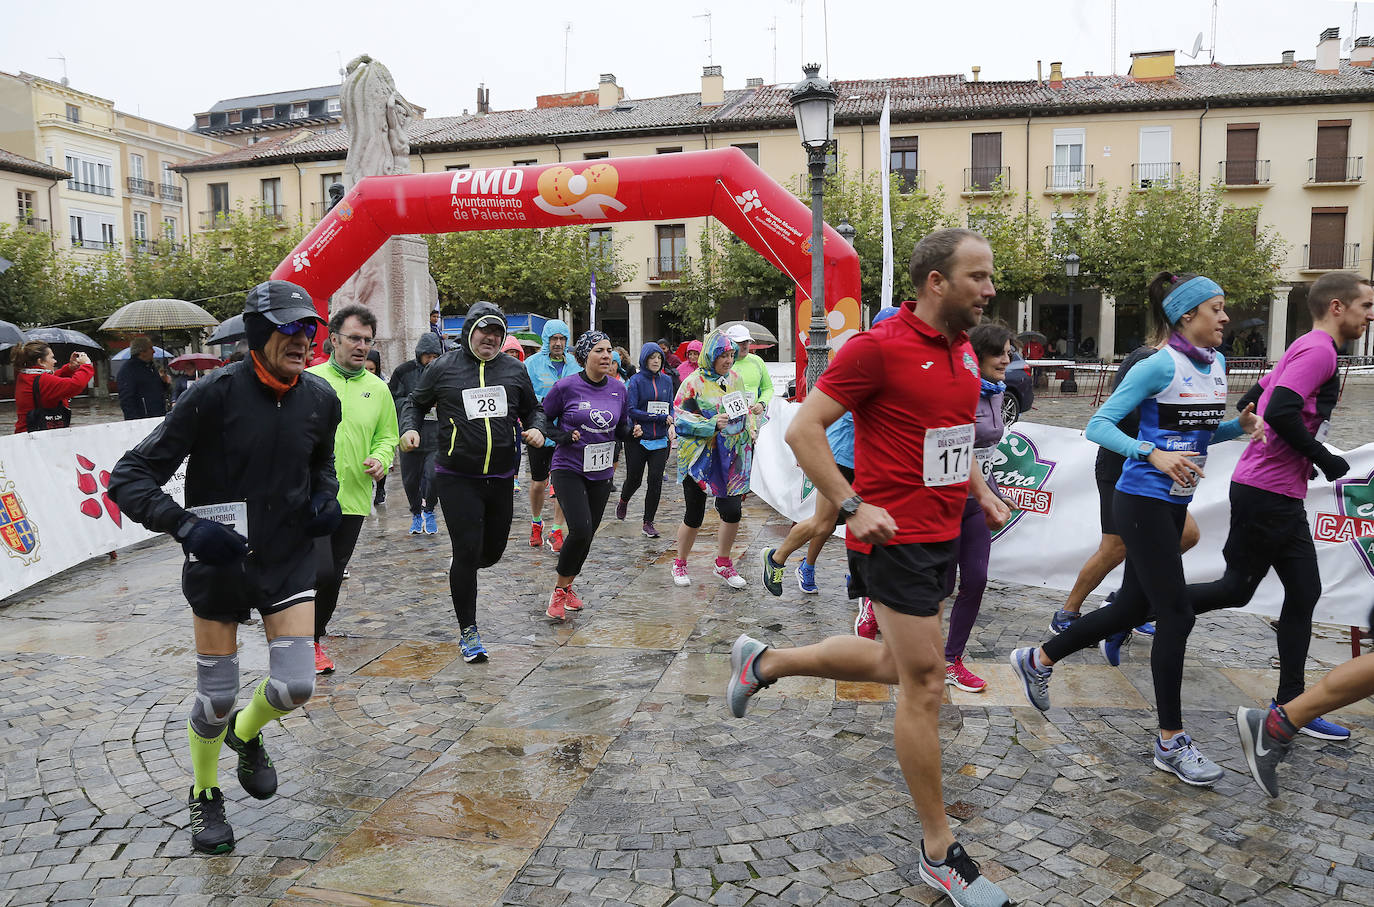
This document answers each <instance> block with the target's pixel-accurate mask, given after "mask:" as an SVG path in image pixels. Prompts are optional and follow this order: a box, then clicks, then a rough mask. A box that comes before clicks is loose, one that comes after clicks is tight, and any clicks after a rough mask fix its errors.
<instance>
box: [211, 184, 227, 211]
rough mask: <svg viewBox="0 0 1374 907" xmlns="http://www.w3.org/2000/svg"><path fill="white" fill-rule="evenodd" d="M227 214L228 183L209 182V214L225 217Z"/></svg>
mask: <svg viewBox="0 0 1374 907" xmlns="http://www.w3.org/2000/svg"><path fill="white" fill-rule="evenodd" d="M228 214H229V184H228V183H211V184H210V215H211V216H212V217H217V218H218V217H225V216H227V215H228Z"/></svg>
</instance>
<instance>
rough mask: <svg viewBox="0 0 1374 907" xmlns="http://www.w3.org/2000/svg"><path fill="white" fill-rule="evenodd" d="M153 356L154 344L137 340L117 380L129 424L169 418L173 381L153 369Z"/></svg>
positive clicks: (155, 367)
mask: <svg viewBox="0 0 1374 907" xmlns="http://www.w3.org/2000/svg"><path fill="white" fill-rule="evenodd" d="M153 352H154V350H153V341H151V340H149V339H148V338H147V337H135V338H134V340H133V343H130V344H129V361H128V362H125V363H124V365H122V366H121V367H120V369H119V374H118V375H117V376H116V377H115V382H116V383H117V384H118V385H119V408H120V409H122V410H124V419H125V421H128V420H129V419H151V418H154V417H156V418H158V419H161V418H162V417H163V416H165V415H167V385H168V384H170V383H171V380H172V379H171V378H170V377H168V376H167V375H166V374H165V373H163V372H160V371H158V367H157V366H156V365H153Z"/></svg>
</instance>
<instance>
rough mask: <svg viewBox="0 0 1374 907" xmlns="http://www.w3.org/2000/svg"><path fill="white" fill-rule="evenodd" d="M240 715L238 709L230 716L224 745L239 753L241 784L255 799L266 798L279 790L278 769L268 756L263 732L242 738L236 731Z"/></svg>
mask: <svg viewBox="0 0 1374 907" xmlns="http://www.w3.org/2000/svg"><path fill="white" fill-rule="evenodd" d="M238 717H239V713H238V711H237V710H236V711H235V712H234V713H233V714H232V715H230V716H229V729H228V731H226V732H225V734H224V745H225V746H227V747H229V749H231V750H233V751H234V752H236V753H238V754H239V771H238V775H239V785H240V786H241V787H242V788H243V789H244V791H245V792H246V793H247V794H248V796H250V797H252V798H253V799H255V800H266V799H267V798H268V797H271V796H272V795H273V794H275V793H276V792H277V770H276V769H275V768H273V767H272V760H271V759H270V758H268V756H267V747H265V746H263V743H262V733H261V732H259V733H258V735H257V736H256V737H254V738H253V739H252V740H240V739H239V735H238V734H235V733H234V723H235V721H237V720H238Z"/></svg>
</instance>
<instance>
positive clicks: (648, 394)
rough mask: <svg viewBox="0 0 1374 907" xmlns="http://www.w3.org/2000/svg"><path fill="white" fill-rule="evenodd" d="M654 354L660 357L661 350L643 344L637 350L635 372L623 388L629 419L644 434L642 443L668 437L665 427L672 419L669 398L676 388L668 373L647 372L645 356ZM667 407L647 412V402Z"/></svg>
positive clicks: (661, 354) (674, 393)
mask: <svg viewBox="0 0 1374 907" xmlns="http://www.w3.org/2000/svg"><path fill="white" fill-rule="evenodd" d="M654 353H658V354H659V358H660V359H662V358H664V357H663V350H662V349H660V348H659V345H658V344H657V343H646V344H644V346H643V347H642V348H641V349H640V351H639V371H637V372H635V373H634V374H633V375H632V376H630V381H629V383H628V384H627V385H626V386H627V387H628V388H629V395H630V419H632V420H633V421H634V423H635V424H636V425H638V426H639V427H640V428H641V429H642V430H643V432H644V437H643V438H642V440H644V441H657V440H659V439H661V438H666V437H668V425H669V423H670V422H671V421H672V418H673V397H674V396H675V395H676V393H677V387H676V386H675V385H674V384H673V379H672V378H671V377H669V372H668V371H667V370H665V369H664V368H659V370H658V372H657V373H654V372H650V371H649V366H648V362H649V356H651V355H652V354H654ZM651 401H653V402H660V403H666V404H668V411H667V412H666V413H650V412H649V403H650V402H651Z"/></svg>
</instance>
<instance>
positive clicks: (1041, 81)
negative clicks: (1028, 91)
mask: <svg viewBox="0 0 1374 907" xmlns="http://www.w3.org/2000/svg"><path fill="white" fill-rule="evenodd" d="M1035 85H1036V87H1037V88H1043V87H1044V85H1045V73H1044V71H1043V70H1042V68H1041V66H1040V61H1039V60H1036V61H1035Z"/></svg>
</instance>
